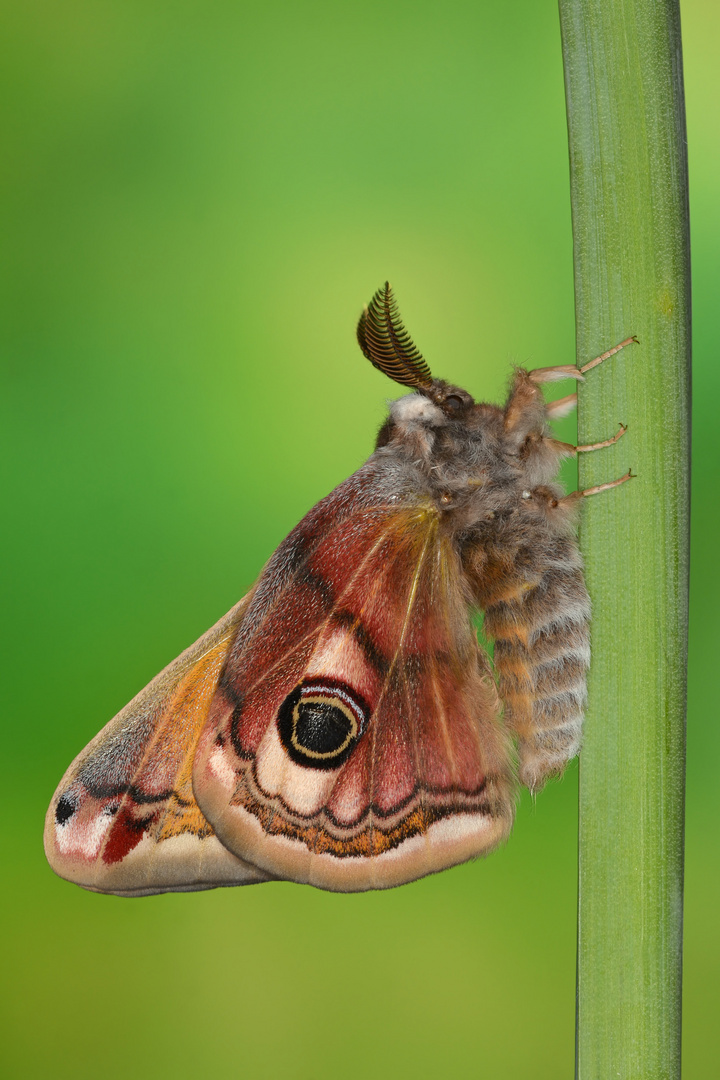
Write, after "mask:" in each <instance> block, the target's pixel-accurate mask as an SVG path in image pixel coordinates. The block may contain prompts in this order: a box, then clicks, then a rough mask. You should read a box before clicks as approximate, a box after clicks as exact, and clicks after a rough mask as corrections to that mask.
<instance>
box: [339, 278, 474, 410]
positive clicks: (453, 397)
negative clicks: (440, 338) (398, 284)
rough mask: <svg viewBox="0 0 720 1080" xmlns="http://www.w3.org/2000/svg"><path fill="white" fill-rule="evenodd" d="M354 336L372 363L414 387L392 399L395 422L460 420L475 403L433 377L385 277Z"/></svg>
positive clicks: (457, 388)
mask: <svg viewBox="0 0 720 1080" xmlns="http://www.w3.org/2000/svg"><path fill="white" fill-rule="evenodd" d="M357 339H358V343H359V345H360V348H361V349H362V351H363V353H364V354H365V356H366V357H367V358H368V360H369V361H370V363H371V364H372V365H373V366H374V367H376V368H378V370H379V371H382V372H384V373H385V375H388V376H389V377H390V378H391V379H393V380H394V381H395V382H397V383H400V385H401V386H409V387H411V388H412V389H413V390H416V391H417V396H416V395H411V396H408V397H405V398H400V400H399V401H397V402H395V403H394V405H393V408H392V414H393V419H394V420H395V421H396V422H400V423H412V422H417V423H420V424H425V425H430V426H431V427H439V426H441V425H443V424H444V423H446V422H447V421H448V420H463V419H464V418H465V416H466V415H467V413H468V411H469V410H470V408H472V406H473V405H474V404H475V403H474V401H473V399H472V397H471V396H470V394H468V393H467V391H465V390H462V389H461V388H460V387H458V386H451V385H450V384H449V383H446V382H444V381H443V380H442V379H434V378H433V376H432V373H431V371H430V368H429V367H428V364H427V361H426V360H425V358H424V357H423V355H422V353H421V352H420V350H419V349H418V347H417V346H416V345H415V343H414V342H413V340H412V338H411V337H410V335H409V334H408V332H407V330H406V329H405V326H404V324H403V321H402V319H401V318H400V312H399V311H398V307H397V303H396V301H395V297H394V295H393V291H392V288H391V286H390V282H389V281H386V282H385V284H384V285H383V286H382V287H381V288H380V289H378V291H377V292H376V293H375V295H374V296H373V298H372V300H371V301H370V303H369V305H368V306H367V307H366V308H364V310H363V313H362V315H361V316H360V321H359V322H358V326H357Z"/></svg>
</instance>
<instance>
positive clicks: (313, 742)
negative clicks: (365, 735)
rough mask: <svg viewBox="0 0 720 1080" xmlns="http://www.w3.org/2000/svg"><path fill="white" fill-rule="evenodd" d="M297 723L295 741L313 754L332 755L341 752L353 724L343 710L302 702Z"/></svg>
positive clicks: (328, 705)
mask: <svg viewBox="0 0 720 1080" xmlns="http://www.w3.org/2000/svg"><path fill="white" fill-rule="evenodd" d="M297 712H298V716H297V720H296V722H295V740H296V742H297V744H298V746H302V747H304V748H305V749H306V750H309V751H310V752H311V753H313V754H331V753H332V752H333V750H339V749H340V747H341V746H342V745H343V743H344V742H345V740H346V739H347V737H348V735H349V734H350V730H351V724H350V720H349V718H348V717H347V716H346V715H345V713H344V712H343V711H342V709H338V708H337V707H336V706H334V705H330V704H327V705H325V704H322V703H320V702H316V701H312V702H302V703H301V704H300V705H299V706H298V710H297Z"/></svg>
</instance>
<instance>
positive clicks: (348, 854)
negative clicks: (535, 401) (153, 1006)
mask: <svg viewBox="0 0 720 1080" xmlns="http://www.w3.org/2000/svg"><path fill="white" fill-rule="evenodd" d="M374 468H375V471H376V472H377V466H375V467H374ZM372 472H373V467H372V466H371V467H366V468H365V469H363V470H361V471H360V473H358V474H356V475H355V476H354V477H351V478H350V480H348V481H346V483H345V484H343V485H341V486H340V487H339V488H338V489H336V491H335V492H333V493H332V495H330V496H328V498H327V499H325V500H323V502H321V503H319V504H318V506H316V507H315V508H314V510H312V511H311V512H310V514H308V515H307V517H306V518H305V519H304V520H303V522H301V523H300V525H299V526H298V527H297V529H296V530H295V531H294V532H293V533H291V535H290V536H289V537H288V539H287V540H286V541H285V543H284V544H283V545H281V547H280V548H279V549H278V551H277V552H276V554H275V556H274V557H273V559H272V560H271V562H270V563H269V564H268V567H267V568H266V570H265V573H264V574H263V576H262V577H261V579H260V581H259V583H258V587H257V590H256V593H255V595H254V598H253V600H252V602H251V604H250V606H249V608H248V611H247V615H246V618H245V620H244V621H243V624H242V626H241V628H240V630H239V633H238V635H237V637H236V639H235V641H234V643H233V646H232V649H231V652H230V654H229V656H228V660H227V664H226V668H225V671H224V674H223V678H222V680H221V683H220V686H219V688H218V692H217V694H216V696H215V699H214V701H213V704H212V707H211V710H210V715H209V718H208V722H207V724H206V727H205V730H204V731H203V733H202V736H201V738H200V740H199V742H198V747H197V753H196V758H195V766H194V781H193V782H194V788H195V792H196V796H197V799H198V802H199V804H200V807H201V808H202V810H203V812H204V813H205V815H206V817H207V818H208V819H209V820H210V821H211V822H212V824H213V826H214V828H215V830H216V832H217V834H218V836H219V838H220V839H221V840H222V842H223V843H224V844H225V845H226V846H227V847H229V848H230V849H231V850H232V851H234V852H235V853H236V854H238V855H240V856H241V857H244V858H251V859H252V861H253V862H254V863H256V864H257V865H258V866H261V867H263V868H264V869H265V870H267V871H268V872H269V873H272V874H275V875H277V876H280V877H284V878H289V879H291V880H294V881H298V882H307V883H310V884H313V885H317V886H320V887H322V888H326V889H332V890H338V891H354V890H364V889H371V888H385V887H388V886H392V885H399V884H402V883H403V882H406V881H410V880H413V879H414V878H417V877H421V876H422V875H424V874H427V873H430V872H433V871H436V870H440V869H443V868H445V867H447V866H451V865H453V864H455V863H458V862H462V861H464V860H466V859H468V858H471V857H473V856H476V855H480V854H484V853H485V852H487V851H489V850H491V849H492V848H493V847H495V846H496V845H497V844H498V843H499V842H500V841H501V840H502V839H504V838H505V836H506V835H507V833H508V831H509V829H510V825H511V822H512V795H511V792H512V786H513V778H512V772H511V764H510V761H511V755H510V751H509V747H508V742H507V739H506V737H505V735H504V734H503V731H502V728H501V726H500V724H499V722H498V712H499V707H498V699H497V694H496V691H495V688H494V684H493V681H492V678H491V676H490V673H489V669H488V665H487V661H486V659H485V658H484V657H483V656H482V654H481V653H480V651H479V648H478V645H477V641H476V638H475V634H474V630H473V628H472V625H471V623H470V620H469V616H468V611H467V604H466V601H465V598H464V597H463V595H462V594H461V582H460V576H461V571H460V568H459V566H457V565H456V564H455V560H456V559H457V555H456V553H455V551H454V549H453V547H452V545H451V544H449V543H446V542H443V541H442V540H441V538H440V531H439V525H438V514H437V511H436V510H435V508H434V507H433V506H432V504H431V503H430V502H429V501H428V500H424V501H419V500H417V499H416V500H413V499H412V498H411V497H410V496H408V498H407V499H405V500H403V504H402V505H397V503H396V502H394V501H389V500H388V501H383V499H382V476H373V475H372ZM363 474H364V476H363ZM378 493H379V494H378Z"/></svg>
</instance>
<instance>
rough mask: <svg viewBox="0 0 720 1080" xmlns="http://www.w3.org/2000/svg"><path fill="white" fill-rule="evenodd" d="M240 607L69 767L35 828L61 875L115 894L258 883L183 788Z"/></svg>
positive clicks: (262, 876) (188, 785) (260, 876)
mask: <svg viewBox="0 0 720 1080" xmlns="http://www.w3.org/2000/svg"><path fill="white" fill-rule="evenodd" d="M248 600H249V597H246V598H245V599H244V600H241V601H240V603H239V604H237V605H236V606H235V607H234V608H233V609H232V611H230V612H229V613H228V614H227V615H226V616H225V617H224V618H222V619H221V620H220V621H219V622H218V623H217V624H216V625H215V626H214V627H213V628H212V629H211V630H209V631H208V632H207V633H206V634H204V635H203V637H202V638H200V640H199V641H197V642H196V643H195V644H194V645H192V646H191V647H190V648H189V649H187V650H186V651H185V652H184V653H182V654H181V655H180V656H179V657H178V658H177V660H174V661H173V663H172V664H170V665H169V666H168V667H167V668H165V670H164V671H162V672H161V673H160V674H159V675H158V676H156V678H155V679H153V681H152V682H151V683H150V684H149V685H148V686H147V687H146V688H145V689H144V690H142V691H141V692H140V693H139V694H138V695H137V697H135V698H134V699H133V700H132V701H131V702H130V703H129V705H127V706H126V707H125V708H124V709H123V710H122V711H121V712H120V713H118V715H117V716H116V717H115V718H114V719H113V720H111V721H110V722H109V723H108V724H107V725H106V726H105V727H104V728H103V730H102V731H101V732H100V733H99V735H97V736H96V737H95V738H94V739H93V740H92V742H91V743H90V744H89V745H88V746H87V747H86V748H85V749H84V750H83V751H82V753H81V754H80V755H79V756H78V757H77V758H76V759H75V761H74V762H73V763H72V765H71V766H70V768H69V769H68V771H67V772H66V774H65V776H64V777H63V779H62V780H61V782H60V785H59V786H58V789H57V791H56V792H55V795H54V797H53V800H52V802H51V804H50V808H49V810H48V813H47V818H46V821H45V852H46V855H47V858H48V861H49V862H50V865H51V866H52V868H53V869H54V870H55V871H56V873H58V874H59V875H60V876H61V877H64V878H67V879H68V880H69V881H74V882H76V883H77V884H78V885H82V886H83V888H86V889H92V890H94V891H97V892H110V893H118V894H121V895H125V896H143V895H146V894H148V893H157V892H166V891H177V892H185V891H191V890H193V889H211V888H214V887H215V886H219V885H245V884H251V883H253V882H257V881H265V880H267V879H268V875H267V874H266V873H264V872H263V871H261V870H258V869H256V868H255V867H254V866H252V865H250V864H248V863H246V862H244V861H242V860H241V859H238V858H237V857H236V856H235V855H233V854H231V853H230V852H229V851H228V850H227V849H226V848H225V847H223V845H222V844H221V843H220V842H219V841H218V839H217V837H216V836H215V835H214V833H213V830H212V827H211V826H210V825H209V824H208V822H207V820H206V818H205V817H204V816H203V814H202V813H201V811H200V809H199V807H198V805H197V803H196V801H195V797H194V795H193V791H192V782H191V772H192V761H193V755H194V751H195V744H196V742H197V739H198V736H199V734H200V731H201V729H202V726H203V724H204V722H205V720H206V718H207V713H208V708H209V706H210V702H211V701H212V698H213V694H214V693H215V689H216V686H217V681H218V678H219V675H220V672H221V670H222V666H223V664H224V662H225V658H226V656H227V653H228V650H229V648H230V645H231V643H232V640H233V638H234V636H235V634H236V633H237V628H238V626H239V624H240V623H241V621H242V616H243V614H244V612H245V610H246V608H247V605H248Z"/></svg>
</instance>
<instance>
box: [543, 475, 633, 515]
mask: <svg viewBox="0 0 720 1080" xmlns="http://www.w3.org/2000/svg"><path fill="white" fill-rule="evenodd" d="M634 479H635V473H634V472H633V471H632V469H628V471H627V472H626V473H625V475H624V476H621V477H619V478H618V479H617V480H609V481H608V482H607V483H606V484H596V485H595V486H594V487H589V488H584V490H583V491H571V492H570V494H569V495H565V496H564V498H562V499H558V503H557V505H558V506H568V507H570V506H573V505H574V504H575V503H578V502H579V501H580V499H584V498H587V496H588V495H598V494H599V493H600V492H601V491H609V490H610V488H616V487H620V485H621V484H625V483H627V481H628V480H634Z"/></svg>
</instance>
